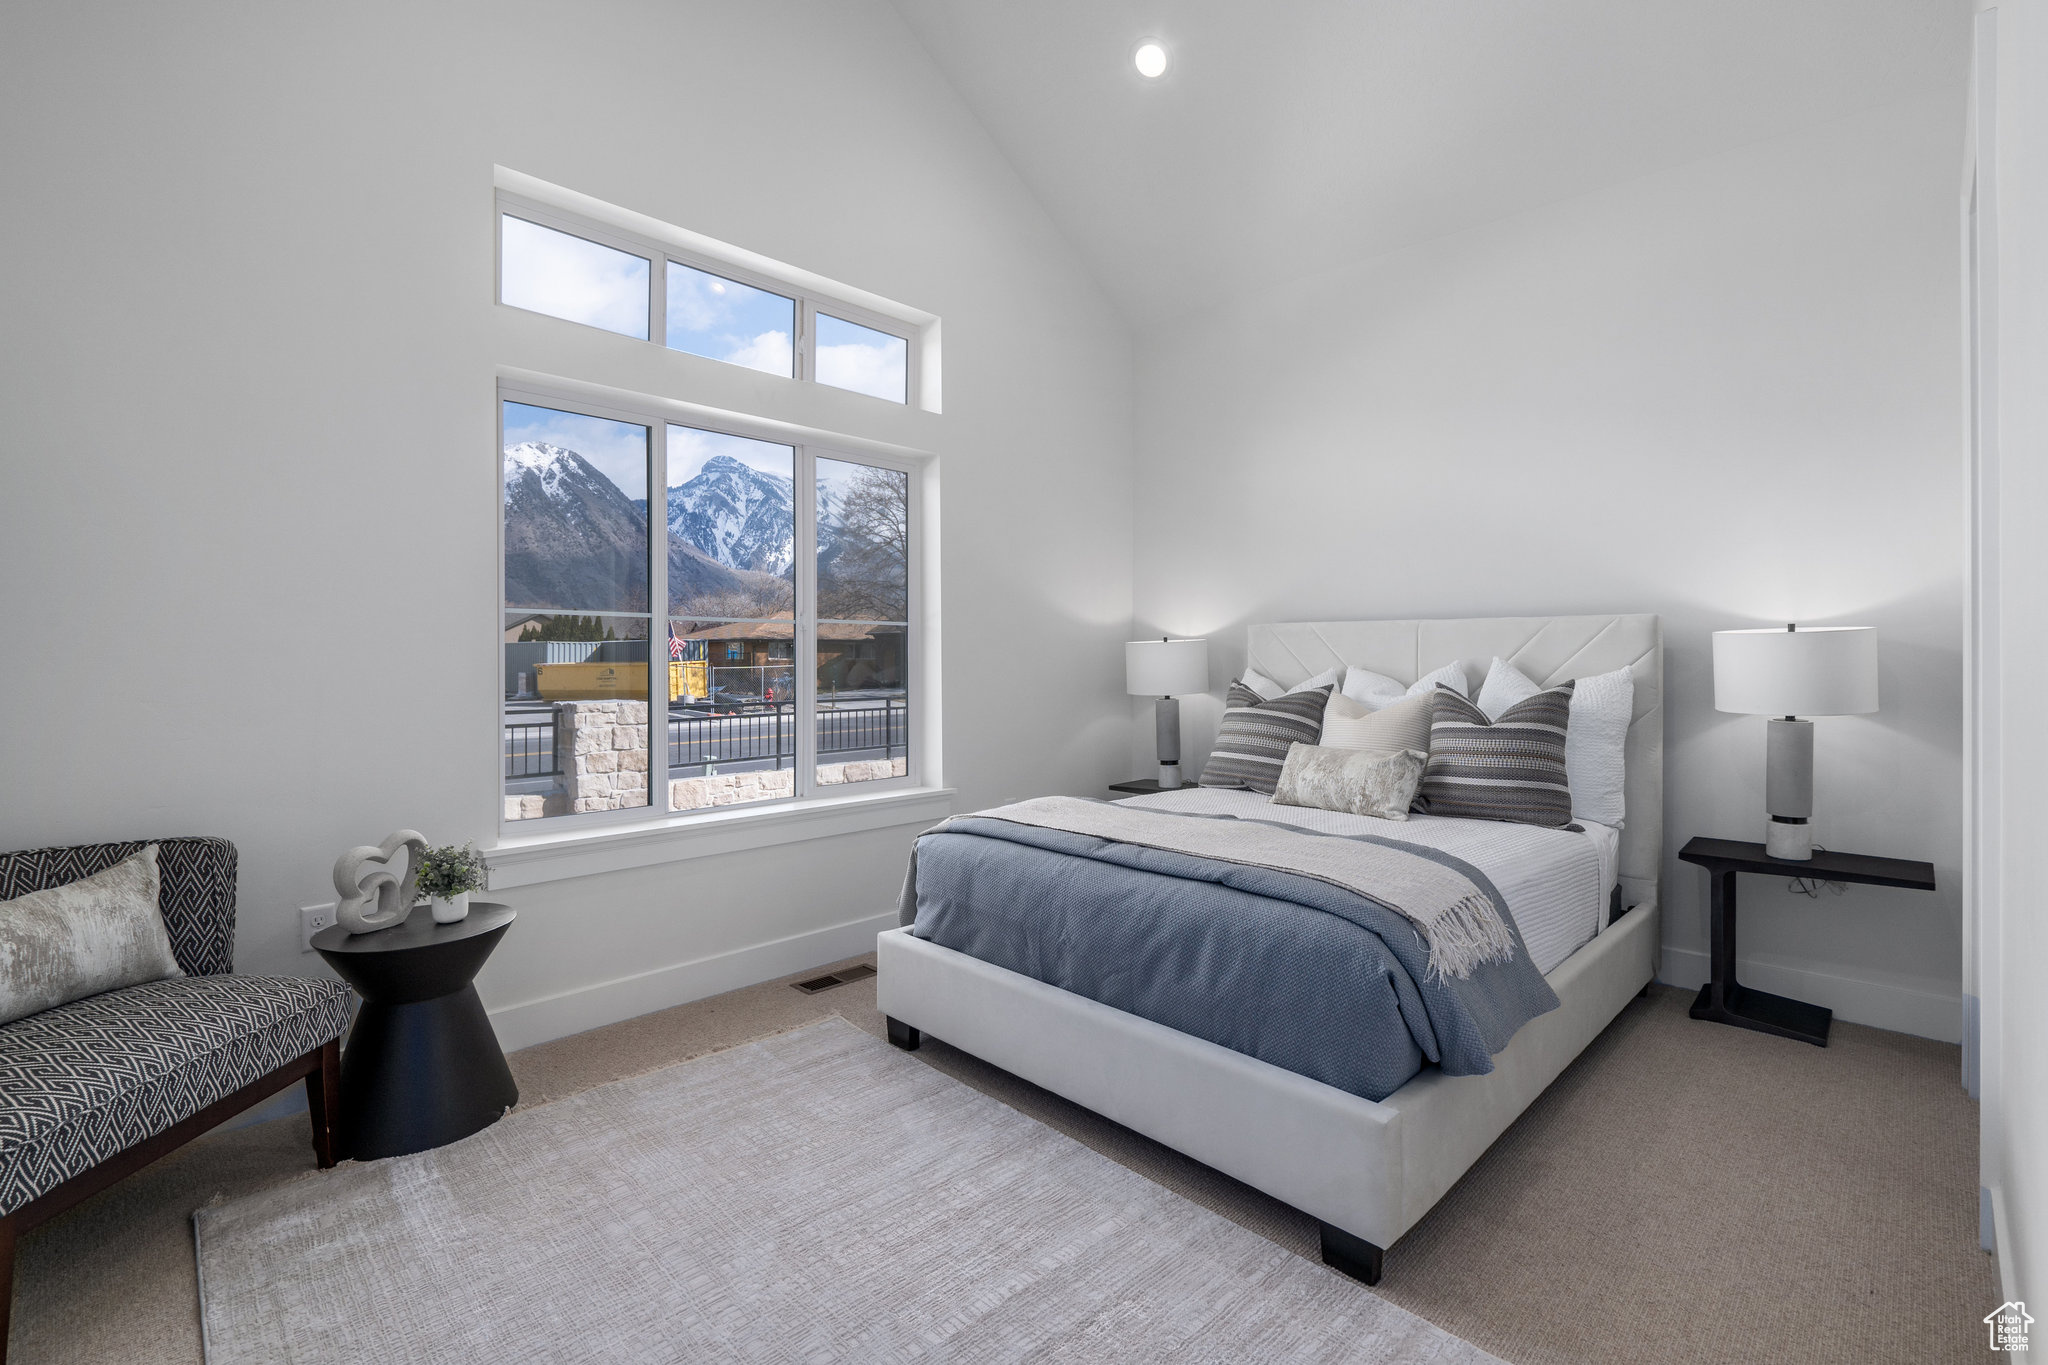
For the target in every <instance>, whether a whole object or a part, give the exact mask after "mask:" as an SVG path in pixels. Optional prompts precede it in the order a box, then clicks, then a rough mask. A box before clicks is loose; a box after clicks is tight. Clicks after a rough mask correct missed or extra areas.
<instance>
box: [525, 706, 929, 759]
mask: <svg viewBox="0 0 2048 1365" xmlns="http://www.w3.org/2000/svg"><path fill="white" fill-rule="evenodd" d="M817 726H818V757H819V758H824V757H825V756H826V755H828V754H849V753H860V752H863V751H868V752H872V751H874V750H880V751H881V754H882V757H883V758H894V757H896V756H897V755H898V754H903V753H907V752H908V751H909V742H910V733H909V732H910V703H909V701H908V700H907V699H905V698H903V697H882V698H879V699H877V700H875V701H871V702H843V703H839V704H837V705H836V706H833V707H832V709H829V710H822V709H821V710H820V711H819V712H818V713H817ZM796 730H797V719H796V704H795V703H794V702H779V703H777V704H775V705H772V706H770V705H765V704H764V705H751V706H743V707H741V708H739V709H738V710H734V711H728V712H726V713H724V714H714V713H712V712H711V711H710V710H709V709H705V710H702V711H697V710H695V709H694V708H693V709H692V710H691V711H690V712H689V713H688V714H682V715H677V714H674V713H671V714H670V716H669V720H668V762H669V766H670V767H671V768H701V767H705V766H707V765H715V764H720V763H759V762H767V763H773V764H774V765H775V767H776V768H778V769H779V768H781V767H782V766H783V765H784V763H785V762H787V763H791V764H793V763H795V761H796ZM555 736H556V732H555V725H554V722H553V721H552V720H544V721H507V722H505V776H506V777H507V778H521V777H552V776H554V775H555V774H557V773H559V772H561V771H562V763H561V756H560V753H559V752H558V747H557V745H556V742H555Z"/></svg>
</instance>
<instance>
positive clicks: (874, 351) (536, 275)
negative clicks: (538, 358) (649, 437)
mask: <svg viewBox="0 0 2048 1365" xmlns="http://www.w3.org/2000/svg"><path fill="white" fill-rule="evenodd" d="M498 230H499V236H498V300H499V302H501V303H505V304H509V305H511V306H512V307H515V308H524V309H527V310H529V311H531V312H535V313H545V314H547V315H548V316H549V317H555V318H563V319H566V320H568V321H570V322H580V323H584V324H586V325H588V326H591V327H602V328H603V329H604V330H606V331H608V332H617V333H619V334H620V335H621V336H628V337H632V338H634V339H635V340H638V341H649V340H656V341H658V343H659V344H661V345H664V346H666V347H667V348H668V349H669V350H672V351H684V352H687V353H689V354H690V355H696V356H703V357H705V358H707V359H710V360H719V361H723V362H725V363H726V364H729V365H739V366H743V367H744V368H746V369H750V370H759V371H761V372H763V373H765V374H773V375H780V376H783V377H785V378H788V379H792V380H799V381H814V382H816V383H819V384H825V385H829V386H831V387H832V388H836V389H845V390H848V391H849V392H852V393H860V394H866V395H867V396H869V397H871V398H879V399H882V400H883V401H885V402H889V403H899V404H905V405H907V404H909V403H911V402H912V401H914V400H918V399H919V398H920V394H919V389H918V385H919V382H920V379H921V375H920V372H919V363H918V358H917V351H918V348H917V347H913V346H912V345H911V339H912V337H913V336H915V335H916V334H917V333H918V332H919V330H920V329H919V326H918V325H916V324H913V323H911V322H909V321H907V320H904V319H901V318H892V317H888V316H885V315H883V314H881V313H879V312H877V311H875V310H874V309H873V308H862V307H859V306H858V305H857V304H856V303H855V302H854V301H853V300H852V299H849V298H841V297H834V296H833V294H831V293H830V292H827V291H826V290H823V289H816V288H807V287H799V285H797V284H796V283H792V282H782V281H777V280H775V279H773V278H770V277H768V276H766V275H761V274H758V273H757V272H755V271H750V270H748V269H745V268H743V267H741V266H739V265H736V264H728V263H724V262H720V261H717V260H714V259H709V258H706V259H702V260H684V259H681V257H682V256H683V255H685V254H687V253H682V252H678V251H677V250H675V249H674V247H673V246H671V245H668V244H665V243H662V242H659V241H656V240H654V239H653V238H651V237H642V236H640V235H638V234H635V233H632V232H627V231H624V230H621V229H619V228H616V227H613V226H610V225H607V224H601V223H596V222H588V221H584V220H582V219H580V218H577V217H575V216H572V215H568V214H564V213H561V212H559V211H557V210H555V209H551V208H548V207H545V206H543V205H539V204H529V203H526V202H524V201H523V200H520V199H518V198H516V197H513V196H509V195H500V197H499V213H498ZM849 292H852V291H849Z"/></svg>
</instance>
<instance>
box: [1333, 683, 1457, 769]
mask: <svg viewBox="0 0 2048 1365" xmlns="http://www.w3.org/2000/svg"><path fill="white" fill-rule="evenodd" d="M1435 709H1436V698H1435V697H1433V696H1431V695H1430V694H1429V693H1427V692H1425V693H1423V694H1422V695H1420V696H1415V697H1404V698H1402V699H1401V700H1400V701H1397V702H1395V703H1394V704H1393V705H1392V706H1388V707H1383V708H1382V709H1380V710H1378V711H1375V710H1372V709H1371V708H1370V707H1368V706H1366V705H1365V704H1364V703H1363V702H1356V701H1353V700H1352V699H1351V698H1349V697H1347V696H1345V695H1344V694H1343V693H1342V692H1333V693H1331V694H1330V702H1329V705H1327V706H1325V707H1324V708H1323V737H1322V740H1321V741H1320V743H1321V746H1322V747H1323V748H1325V749H1361V750H1367V751H1370V752H1373V753H1380V754H1393V753H1399V752H1400V751H1401V750H1403V749H1419V750H1421V751H1422V753H1423V756H1424V757H1427V756H1428V755H1429V718H1430V715H1431V713H1432V712H1434V710H1435Z"/></svg>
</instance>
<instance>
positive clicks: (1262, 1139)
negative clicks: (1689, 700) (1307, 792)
mask: <svg viewBox="0 0 2048 1365" xmlns="http://www.w3.org/2000/svg"><path fill="white" fill-rule="evenodd" d="M1496 655H1498V656H1500V657H1501V658H1504V659H1506V660H1508V661H1509V662H1511V663H1513V664H1514V665H1515V666H1516V667H1518V668H1520V669H1521V670H1522V671H1523V672H1524V673H1526V674H1528V675H1529V677H1531V678H1533V679H1534V680H1535V681H1537V682H1539V683H1542V684H1544V685H1546V686H1549V685H1554V684H1556V683H1559V682H1563V681H1564V680H1565V679H1567V678H1579V677H1586V676H1590V675H1592V674H1596V673H1607V672H1611V671H1613V670H1614V669H1617V668H1623V667H1626V668H1629V669H1631V670H1633V672H1634V675H1635V715H1634V717H1633V719H1632V721H1631V723H1630V726H1629V732H1628V741H1627V754H1628V768H1627V795H1626V800H1627V824H1626V826H1625V827H1624V828H1623V830H1622V836H1621V848H1620V860H1621V866H1620V885H1621V904H1622V906H1623V907H1624V908H1625V911H1626V913H1624V914H1623V915H1621V917H1620V918H1618V919H1616V920H1615V921H1614V922H1613V923H1611V924H1609V925H1608V926H1607V927H1606V928H1605V929H1603V931H1602V932H1601V933H1600V934H1599V935H1598V936H1597V937H1595V938H1594V939H1593V940H1592V941H1591V942H1590V943H1588V944H1586V945H1585V946H1584V947H1582V948H1580V949H1579V950H1578V952H1576V953H1574V954H1573V955H1572V956H1571V957H1569V958H1567V959H1566V960H1565V961H1564V962H1563V963H1561V964H1560V965H1559V966H1558V967H1557V969H1556V970H1554V971H1552V972H1551V973H1550V976H1549V981H1550V984H1551V987H1552V989H1553V990H1555V991H1556V992H1557V997H1558V999H1559V1001H1560V1002H1562V1003H1561V1007H1560V1008H1558V1009H1556V1010H1552V1011H1551V1012H1550V1013H1548V1014H1545V1015H1542V1016H1541V1017H1539V1018H1537V1019H1534V1020H1532V1021H1530V1022H1529V1023H1528V1024H1525V1025H1524V1026H1523V1027H1522V1029H1521V1031H1520V1032H1519V1033H1517V1034H1516V1035H1515V1037H1514V1038H1513V1040H1512V1041H1510V1042H1509V1044H1508V1045H1507V1047H1505V1048H1504V1049H1502V1050H1501V1051H1500V1052H1499V1053H1498V1054H1496V1055H1495V1057H1494V1070H1493V1072H1492V1073H1491V1074H1490V1075H1486V1076H1445V1075H1444V1074H1443V1073H1442V1072H1440V1071H1437V1070H1436V1069H1434V1068H1427V1069H1425V1070H1424V1071H1423V1072H1422V1073H1421V1074H1420V1075H1418V1076H1416V1077H1415V1078H1414V1079H1413V1080H1410V1081H1409V1082H1408V1083H1407V1084H1406V1085H1404V1086H1402V1087H1401V1088H1400V1089H1399V1090H1397V1091H1395V1092H1394V1093H1393V1094H1391V1095H1389V1096H1387V1098H1386V1099H1384V1100H1380V1101H1373V1100H1368V1099H1363V1098H1361V1097H1359V1096H1357V1095H1352V1094H1348V1093H1346V1092H1344V1091H1341V1090H1337V1089H1335V1088H1333V1087H1331V1086H1327V1085H1324V1084H1322V1083H1321V1082H1320V1081H1312V1080H1310V1079H1308V1078H1307V1077H1305V1076H1300V1075H1296V1074H1295V1073H1294V1072H1291V1071H1286V1070H1283V1069H1281V1068H1279V1067H1276V1066H1273V1065H1271V1064H1269V1063H1266V1062H1262V1061H1259V1060H1257V1059H1256V1058H1253V1057H1248V1056H1245V1055H1244V1054H1243V1053H1239V1052H1233V1051H1231V1050H1230V1049H1228V1048H1224V1047H1219V1046H1218V1045H1216V1044H1214V1043H1211V1042H1208V1041H1206V1040H1204V1039H1200V1038H1195V1037H1193V1036H1191V1035H1189V1034H1185V1033H1181V1032H1178V1031H1177V1030H1174V1029H1170V1028H1167V1027H1165V1026H1164V1025H1162V1024H1155V1023H1153V1022H1152V1021H1151V1020H1149V1019H1142V1018H1139V1017H1138V1016H1136V1015H1132V1014H1126V1013H1124V1012H1123V1011H1121V1010H1116V1009H1111V1008H1110V1007H1109V1006H1107V1005H1102V1004H1099V1003H1097V1002H1096V1001H1093V1000H1089V999H1087V998H1086V997H1083V996H1079V995H1074V994H1071V993H1069V992H1067V991H1063V990H1060V989H1059V988H1058V987H1055V986H1048V985H1046V984H1045V983H1044V982H1041V981H1037V980H1034V979H1032V978H1030V977H1027V976H1023V975H1020V974H1019V973H1016V972H1012V971H1008V970H1006V969H1004V968H1002V967H997V966H993V965H991V964H989V963H986V962H983V961H981V960H980V959H978V958H974V957H969V956H968V955H966V954H964V953H959V952H955V951H953V950H952V949H949V948H942V947H940V946H938V945H937V944H934V943H928V942H926V941H924V940H922V939H918V938H914V937H912V936H911V935H910V933H909V931H908V930H905V929H892V930H889V931H887V932H885V933H883V934H882V935H881V937H880V941H879V943H878V944H877V958H876V960H877V966H878V968H879V970H880V977H879V979H878V981H877V982H876V999H877V1003H878V1004H879V1006H880V1008H881V1010H882V1013H883V1014H885V1015H887V1016H888V1017H889V1035H890V1038H891V1040H892V1041H894V1042H896V1043H897V1044H898V1045H899V1046H905V1047H915V1046H917V1044H918V1041H919V1038H920V1035H921V1033H925V1032H928V1033H930V1034H932V1035H933V1036H934V1037H937V1038H940V1039H943V1040H944V1041H945V1042H947V1043H948V1044H950V1045H952V1046H954V1047H957V1048H959V1049H961V1050H962V1051H964V1052H968V1053H972V1054H973V1055H975V1056H977V1057H980V1058H983V1059H984V1060H986V1061H989V1062H992V1063H994V1064H995V1065H997V1066H999V1067H1002V1068H1003V1069H1004V1070H1006V1071H1010V1072H1012V1073H1014V1074H1016V1075H1018V1076H1022V1077H1023V1078H1024V1079H1026V1080H1028V1081H1031V1082H1033V1083H1034V1084H1037V1085H1040V1086H1043V1087H1045V1088H1046V1089H1048V1090H1051V1091H1053V1092H1055V1093H1056V1094H1059V1095H1063V1096H1065V1097H1066V1098H1068V1099H1070V1100H1073V1101H1074V1102H1075V1103H1077V1104H1080V1105H1083V1106H1085V1107H1086V1108H1089V1109H1092V1110H1094V1111H1095V1112H1096V1113H1099V1114H1101V1115H1103V1116H1104V1117H1106V1118H1110V1119H1113V1120H1115V1121H1116V1122H1118V1123H1121V1124H1123V1125H1124V1126H1125V1127H1127V1128H1133V1129H1136V1130H1137V1131H1138V1132H1140V1133H1143V1134H1145V1135H1146V1136H1147V1137H1150V1138H1153V1139H1155V1140H1157V1141H1159V1142H1163V1143H1165V1144H1166V1145H1167V1146H1169V1147H1172V1148H1174V1149H1175V1150H1177V1151H1180V1152H1184V1153H1186V1154H1187V1155H1188V1156H1191V1157H1193V1158H1195V1159H1196V1160H1198V1161H1201V1162H1203V1163H1205V1164H1207V1165H1210V1166H1213V1167H1215V1168H1216V1169H1217V1170H1219V1171H1222V1172H1224V1173H1225V1174H1227V1175H1230V1176H1234V1177H1235V1178H1237V1179H1238V1180H1242V1181H1243V1182H1245V1183H1246V1184H1248V1185H1251V1186H1254V1187H1255V1188H1257V1189H1260V1190H1263V1191H1265V1192H1266V1193H1267V1194H1270V1195H1272V1196H1273V1197H1274V1198H1276V1199H1279V1200H1282V1201H1283V1202H1285V1203H1288V1204H1291V1205H1293V1206H1294V1207H1295V1208H1297V1209H1300V1210H1302V1211H1303V1212H1304V1213H1307V1214H1309V1215H1311V1216H1313V1217H1314V1218H1315V1219H1316V1220H1317V1221H1318V1223H1319V1224H1320V1225H1321V1230H1322V1249H1323V1257H1324V1259H1325V1260H1326V1261H1328V1262H1329V1263H1330V1264H1332V1265H1333V1266H1336V1267H1337V1268H1338V1269H1340V1270H1343V1271H1345V1272H1346V1273H1349V1274H1351V1275H1354V1276H1356V1277H1358V1278H1360V1279H1362V1280H1364V1281H1365V1282H1366V1283H1368V1284H1373V1283H1377V1282H1378V1280H1379V1276H1380V1268H1381V1257H1382V1254H1383V1251H1384V1249H1385V1248H1387V1247H1391V1246H1393V1245H1394V1243H1395V1242H1397V1241H1399V1240H1400V1238H1401V1236H1402V1234H1404V1233H1406V1232H1407V1231H1408V1229H1409V1228H1411V1227H1413V1226H1414V1225H1415V1224H1416V1222H1417V1221H1418V1220H1420V1219H1421V1217H1422V1216H1423V1215H1424V1214H1425V1213H1427V1212H1429V1210H1430V1209H1431V1208H1432V1207H1434V1206H1435V1204H1436V1202H1437V1200H1439V1199H1441V1198H1442V1197H1443V1196H1444V1195H1445V1194H1446V1193H1447V1192H1448V1191H1449V1190H1450V1188H1451V1186H1452V1185H1454V1184H1456V1183H1457V1181H1458V1178H1459V1177H1460V1176H1462V1175H1464V1173H1465V1172H1466V1171H1467V1170H1469V1169H1470V1168H1471V1166H1472V1163H1473V1162H1475V1161H1477V1160H1478V1159H1479V1157H1480V1156H1481V1155H1482V1154H1483V1153H1484V1152H1485V1151H1486V1149H1487V1148H1488V1147H1490V1146H1492V1145H1493V1142H1494V1140H1495V1139H1496V1138H1498V1137H1499V1136H1500V1135H1501V1134H1502V1133H1503V1132H1505V1131H1506V1130H1507V1127H1508V1125H1509V1124H1511V1123H1513V1122H1514V1121H1515V1119H1516V1118H1517V1117H1518V1116H1520V1114H1521V1113H1522V1111H1523V1110H1524V1109H1526V1108H1528V1107H1529V1105H1530V1103H1531V1102H1533V1101H1534V1100H1535V1099H1536V1097H1537V1096H1538V1095H1540V1094H1542V1093H1543V1091H1544V1089H1545V1088H1546V1087H1547V1086H1548V1085H1549V1084H1550V1083H1551V1081H1553V1080H1555V1079H1556V1078H1557V1076H1558V1075H1559V1073H1561V1072H1562V1071H1563V1070H1564V1069H1565V1067H1567V1066H1568V1065H1570V1064H1571V1062H1572V1060H1573V1059H1574V1058H1576V1057H1577V1056H1578V1055H1579V1053H1580V1052H1581V1051H1583V1050H1584V1048H1585V1046H1586V1045H1587V1044H1588V1043H1590V1042H1591V1041H1592V1040H1593V1039H1594V1038H1595V1037H1597V1036H1599V1034H1600V1032H1601V1030H1603V1029H1604V1028H1606V1027H1607V1025H1608V1024H1609V1023H1610V1022H1612V1020H1613V1019H1614V1016H1615V1015H1616V1014H1618V1013H1620V1012H1621V1010H1622V1007H1623V1006H1625V1005H1626V1004H1627V1003H1628V1002H1629V1000H1630V999H1631V998H1632V997H1633V996H1635V995H1636V994H1637V993H1638V992H1640V991H1641V990H1642V989H1643V988H1644V987H1645V986H1647V985H1648V984H1649V982H1650V981H1651V979H1652V978H1653V977H1654V976H1655V963H1656V954H1657V945H1658V925H1657V874H1658V869H1659V864H1660V858H1661V852H1660V847H1661V843H1662V830H1663V796H1664V790H1663V789H1664V643H1663V633H1662V630H1661V628H1660V626H1659V624H1658V620H1657V618H1656V617H1655V616H1650V615H1629V616H1556V617H1504V618H1490V619H1479V620H1444V621H1341V622H1315V623H1296V624H1288V625H1265V626H1253V627H1252V628H1251V639H1250V650H1249V663H1250V666H1251V667H1253V668H1256V669H1257V670H1258V671H1259V672H1261V673H1264V674H1265V675H1266V676H1268V677H1270V678H1273V679H1275V680H1277V681H1279V682H1281V683H1284V684H1286V685H1288V686H1292V685H1294V684H1296V683H1299V682H1301V681H1303V680H1304V679H1307V678H1310V677H1313V676H1314V675H1315V674H1317V673H1320V672H1321V671H1323V670H1324V669H1326V668H1328V667H1330V666H1331V665H1332V664H1336V663H1345V664H1350V665H1353V666H1355V667H1360V668H1369V669H1372V670H1373V671H1375V672H1378V673H1384V674H1386V675H1387V676H1389V677H1392V678H1395V679H1398V680H1399V681H1401V682H1403V683H1410V682H1413V681H1414V680H1415V679H1417V678H1419V677H1421V676H1422V675H1423V674H1425V673H1428V672H1430V671H1432V670H1434V669H1437V668H1441V667H1442V666H1443V665H1445V664H1447V663H1450V662H1451V661H1453V660H1461V661H1463V663H1464V665H1465V672H1466V676H1467V677H1468V678H1470V679H1471V680H1472V683H1473V685H1474V686H1475V687H1476V686H1477V685H1478V683H1479V681H1480V680H1481V679H1482V678H1484V676H1485V674H1486V669H1487V667H1488V665H1489V664H1490V663H1491V661H1492V660H1493V658H1494V656H1496Z"/></svg>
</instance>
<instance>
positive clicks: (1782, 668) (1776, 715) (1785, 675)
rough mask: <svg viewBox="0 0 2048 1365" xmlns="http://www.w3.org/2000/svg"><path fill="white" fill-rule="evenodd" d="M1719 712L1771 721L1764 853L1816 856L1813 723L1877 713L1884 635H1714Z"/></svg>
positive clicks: (1847, 629)
mask: <svg viewBox="0 0 2048 1365" xmlns="http://www.w3.org/2000/svg"><path fill="white" fill-rule="evenodd" d="M1714 709H1715V710H1717V711H1735V712H1740V713H1743V714H1746V715H1753V716H1770V717H1771V718H1772V719H1771V726H1770V739H1769V742H1768V745H1767V747H1766V759H1765V768H1764V812H1765V814H1766V815H1768V816H1769V817H1770V818H1769V820H1768V822H1767V823H1766V825H1765V826H1764V851H1765V852H1766V853H1768V854H1770V855H1771V856H1772V857H1773V858H1783V859H1785V860H1787V861H1788V862H1806V861H1808V860H1810V859H1811V858H1812V857H1813V826H1812V824H1811V823H1810V822H1811V821H1812V819H1813V722H1812V721H1810V720H1801V719H1800V717H1801V716H1860V715H1865V714H1868V713H1869V712H1872V711H1875V710H1876V709H1877V630H1876V628H1875V627H1873V626H1819V627H1815V628H1812V629H1808V630H1800V629H1799V628H1797V627H1796V626H1791V625H1788V626H1786V627H1785V628H1784V629H1783V630H1717V631H1715V632H1714Z"/></svg>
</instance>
